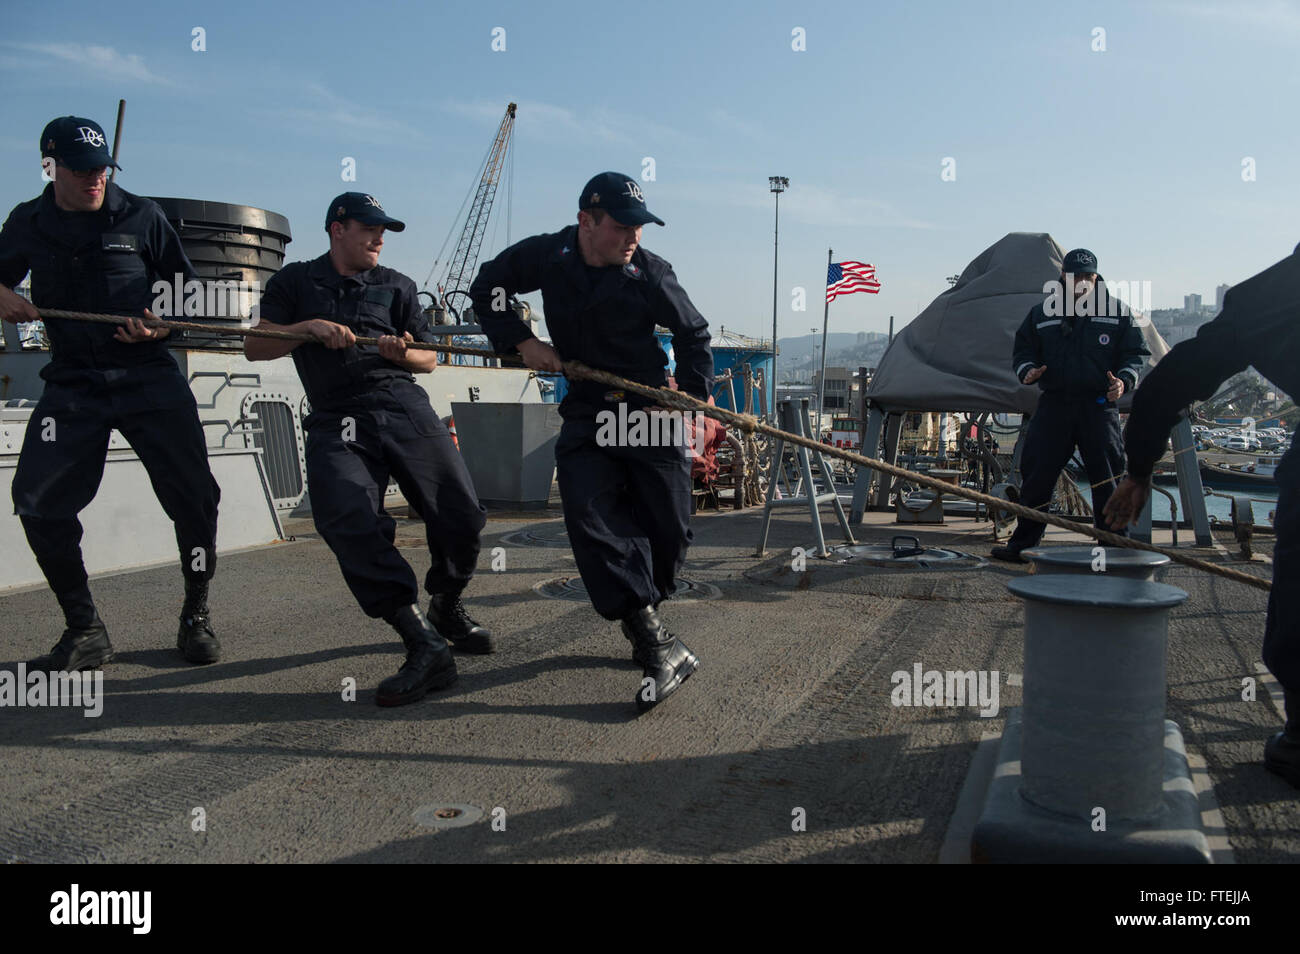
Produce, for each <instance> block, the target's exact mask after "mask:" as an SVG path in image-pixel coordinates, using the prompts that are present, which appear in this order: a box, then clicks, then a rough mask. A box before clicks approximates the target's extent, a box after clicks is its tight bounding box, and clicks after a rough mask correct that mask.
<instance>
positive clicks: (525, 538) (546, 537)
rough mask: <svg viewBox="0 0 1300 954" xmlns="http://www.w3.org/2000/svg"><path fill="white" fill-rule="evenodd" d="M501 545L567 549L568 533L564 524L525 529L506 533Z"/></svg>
mask: <svg viewBox="0 0 1300 954" xmlns="http://www.w3.org/2000/svg"><path fill="white" fill-rule="evenodd" d="M501 543H502V544H503V545H505V546H508V547H560V548H563V549H565V550H567V549H569V532H568V531H567V530H565V529H564V524H560V525H559V526H555V525H554V524H552V525H550V526H545V527H534V528H527V529H524V530H515V531H514V532H513V533H507V534H506V535H505V536H504V537H502V538H501Z"/></svg>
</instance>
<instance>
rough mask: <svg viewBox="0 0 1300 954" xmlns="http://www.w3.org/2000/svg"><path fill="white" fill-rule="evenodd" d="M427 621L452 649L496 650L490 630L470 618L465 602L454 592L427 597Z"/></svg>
mask: <svg viewBox="0 0 1300 954" xmlns="http://www.w3.org/2000/svg"><path fill="white" fill-rule="evenodd" d="M429 622H430V623H431V624H432V625H433V628H434V629H436V630H437V631H438V632H439V633H441V634H442V635H443V638H445V639H446V640H447V642H449V643H451V648H452V649H458V650H460V651H461V652H463V653H475V654H477V655H487V654H488V653H492V652H496V645H495V644H494V643H493V642H492V632H491V631H490V630H489V629H488V628H487V627H486V626H480V625H479V624H478V623H476V622H474V620H472V619H470V617H469V613H468V612H466V611H465V604H464V603H462V602H461V601H460V597H459V596H458V595H456V594H454V593H435V594H434V595H433V596H431V597H430V598H429Z"/></svg>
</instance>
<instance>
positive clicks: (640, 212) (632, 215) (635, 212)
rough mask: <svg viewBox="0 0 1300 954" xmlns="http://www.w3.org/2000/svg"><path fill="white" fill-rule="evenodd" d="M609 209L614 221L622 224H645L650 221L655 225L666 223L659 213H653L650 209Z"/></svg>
mask: <svg viewBox="0 0 1300 954" xmlns="http://www.w3.org/2000/svg"><path fill="white" fill-rule="evenodd" d="M608 211H609V214H610V215H611V216H613V218H614V221H615V222H618V223H619V224H620V225H645V224H647V223H649V222H653V223H654V224H655V225H663V224H664V220H663V219H661V218H659V216H657V215H652V214H651V213H650V210H649V209H617V210H615V209H609V210H608Z"/></svg>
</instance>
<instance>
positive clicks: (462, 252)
mask: <svg viewBox="0 0 1300 954" xmlns="http://www.w3.org/2000/svg"><path fill="white" fill-rule="evenodd" d="M514 125H515V104H514V103H511V104H510V105H508V106H507V107H506V114H505V117H504V118H503V119H502V120H501V125H500V127H499V128H498V129H497V134H496V138H495V139H493V141H492V148H491V149H490V150H489V151H488V156H487V159H486V161H485V162H484V163H483V174H482V176H481V177H480V178H479V183H478V188H477V190H476V191H475V193H474V201H473V203H471V205H470V209H469V215H468V216H466V218H465V229H464V231H463V232H461V236H460V242H459V243H458V244H457V246H456V254H455V255H453V256H452V259H451V267H450V268H449V269H448V271H447V277H446V280H445V281H443V283H442V292H443V301H444V302H449V300H450V298H451V296H452V295H454V294H457V293H459V294H463V295H468V292H469V284H470V282H471V281H472V280H473V278H474V268H475V267H476V266H477V265H478V256H479V251H480V249H482V247H483V239H484V237H485V236H486V234H487V224H488V216H489V215H491V213H492V200H493V199H494V198H495V197H496V192H497V184H498V183H499V182H500V181H501V168H502V166H503V165H504V163H505V158H506V153H507V151H508V150H509V148H510V134H511V132H512V131H513V130H514Z"/></svg>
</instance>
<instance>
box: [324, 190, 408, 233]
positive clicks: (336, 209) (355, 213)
mask: <svg viewBox="0 0 1300 954" xmlns="http://www.w3.org/2000/svg"><path fill="white" fill-rule="evenodd" d="M345 219H356V220H357V221H358V222H360V223H361V224H362V225H383V226H386V227H387V228H388V230H389V231H390V232H401V231H402V230H403V229H405V228H406V223H405V222H401V221H399V220H397V219H395V218H393V217H392V216H391V215H388V214H386V213H385V212H384V207H383V206H382V205H380V204H379V200H378V199H376V198H375V197H374V196H373V195H367V194H366V193H365V192H344V193H343V194H342V195H337V196H335V197H334V200H333V201H332V202H330V207H329V211H328V212H326V213H325V231H326V232H328V231H329V230H330V223H331V222H342V221H344V220H345Z"/></svg>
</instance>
